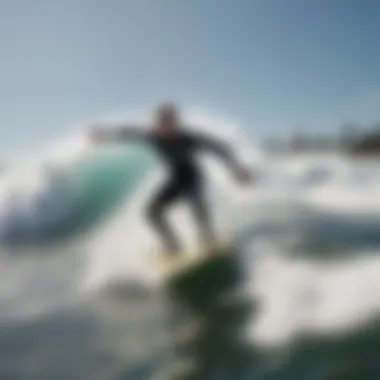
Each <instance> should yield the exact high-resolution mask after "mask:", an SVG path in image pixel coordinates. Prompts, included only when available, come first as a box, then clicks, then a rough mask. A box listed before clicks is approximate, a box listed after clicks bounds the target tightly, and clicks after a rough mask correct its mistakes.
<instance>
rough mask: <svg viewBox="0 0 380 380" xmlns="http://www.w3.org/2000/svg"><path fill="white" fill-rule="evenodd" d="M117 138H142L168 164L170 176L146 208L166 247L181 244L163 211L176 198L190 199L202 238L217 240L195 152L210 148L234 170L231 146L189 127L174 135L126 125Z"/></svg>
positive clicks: (168, 248)
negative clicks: (193, 130)
mask: <svg viewBox="0 0 380 380" xmlns="http://www.w3.org/2000/svg"><path fill="white" fill-rule="evenodd" d="M115 137H116V139H117V140H131V139H132V140H139V141H143V142H146V143H148V144H149V145H151V146H152V147H153V148H155V150H156V151H157V153H158V154H159V156H160V157H161V158H162V159H163V161H164V162H165V163H166V165H167V166H168V168H169V179H168V180H167V182H166V183H165V184H164V185H163V186H162V187H161V188H160V189H159V190H158V191H157V193H156V194H155V195H154V196H153V199H152V201H151V203H150V204H149V206H148V208H147V212H148V217H149V220H150V221H151V223H152V224H153V226H154V227H155V229H156V230H157V232H158V233H159V234H160V236H161V237H162V239H163V241H164V244H165V246H166V249H167V250H169V251H170V252H175V251H178V250H179V249H180V244H179V242H178V240H177V238H176V237H175V235H174V233H173V231H172V229H171V228H170V227H169V225H168V223H167V222H166V220H165V218H164V217H163V213H164V211H165V209H166V208H167V207H168V206H169V205H170V204H171V203H173V202H174V201H176V200H179V199H185V200H187V201H188V202H189V203H190V205H191V207H192V210H193V212H194V214H195V218H196V219H197V222H198V223H199V230H200V232H201V234H202V239H203V241H204V242H205V243H206V244H211V243H212V242H213V240H214V236H213V231H212V228H211V224H210V220H209V215H208V209H207V205H206V200H205V197H204V186H203V176H202V173H201V170H200V168H199V166H198V165H197V162H196V160H195V155H196V154H197V153H199V152H201V151H211V152H213V153H216V154H217V155H219V156H220V157H221V158H223V159H224V160H225V162H226V163H227V164H228V166H230V167H231V169H232V170H237V169H238V166H237V165H236V162H235V160H234V158H233V155H232V154H231V152H230V150H229V149H228V148H227V147H226V146H225V145H224V144H223V143H221V142H219V141H215V140H214V139H211V138H209V137H206V136H203V135H200V134H197V133H193V132H190V131H182V130H180V131H179V132H176V134H174V135H172V136H161V135H159V134H156V133H155V132H154V131H152V132H143V131H142V130H141V129H123V130H121V131H119V132H118V133H117V136H115Z"/></svg>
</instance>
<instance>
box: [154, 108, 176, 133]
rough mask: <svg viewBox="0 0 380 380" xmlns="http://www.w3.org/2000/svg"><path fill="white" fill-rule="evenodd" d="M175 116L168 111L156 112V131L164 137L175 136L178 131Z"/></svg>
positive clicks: (172, 112)
mask: <svg viewBox="0 0 380 380" xmlns="http://www.w3.org/2000/svg"><path fill="white" fill-rule="evenodd" d="M178 125H179V123H178V117H177V114H176V113H175V112H174V111H172V110H170V111H167V110H164V111H161V112H160V111H158V112H157V116H156V130H157V131H158V133H162V134H165V135H171V134H175V133H176V132H177V131H178Z"/></svg>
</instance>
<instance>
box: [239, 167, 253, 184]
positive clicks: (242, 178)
mask: <svg viewBox="0 0 380 380" xmlns="http://www.w3.org/2000/svg"><path fill="white" fill-rule="evenodd" d="M236 178H237V180H238V181H239V183H241V184H243V185H245V184H249V183H251V182H252V173H251V172H250V171H249V170H247V169H245V168H239V169H238V170H237V172H236Z"/></svg>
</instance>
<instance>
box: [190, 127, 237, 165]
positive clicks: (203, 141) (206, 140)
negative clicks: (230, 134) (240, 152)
mask: <svg viewBox="0 0 380 380" xmlns="http://www.w3.org/2000/svg"><path fill="white" fill-rule="evenodd" d="M193 142H194V144H195V145H196V147H197V148H198V149H200V150H204V151H209V152H212V153H214V154H216V155H217V156H219V157H220V158H222V159H223V161H224V162H225V163H226V164H227V166H228V167H229V168H230V169H231V170H232V171H234V172H238V171H240V169H241V167H240V165H239V164H238V162H237V160H236V157H235V155H234V154H233V152H232V150H231V149H230V148H229V146H228V145H227V144H224V143H223V142H222V141H219V140H216V139H213V138H211V137H208V136H204V135H199V134H197V135H193Z"/></svg>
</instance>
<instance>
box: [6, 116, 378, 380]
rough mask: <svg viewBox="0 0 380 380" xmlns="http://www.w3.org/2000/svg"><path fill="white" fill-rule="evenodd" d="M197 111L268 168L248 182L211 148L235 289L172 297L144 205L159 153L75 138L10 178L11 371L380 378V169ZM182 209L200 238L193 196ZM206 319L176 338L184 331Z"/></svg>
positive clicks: (28, 374) (176, 216)
mask: <svg viewBox="0 0 380 380" xmlns="http://www.w3.org/2000/svg"><path fill="white" fill-rule="evenodd" d="M192 120H194V121H196V122H197V124H198V125H202V127H203V128H205V129H207V130H208V131H209V132H210V133H214V132H213V131H214V129H213V128H212V127H213V126H215V125H217V126H218V128H215V130H217V131H218V136H219V137H221V138H225V139H227V140H228V141H230V142H231V143H232V144H233V145H235V146H236V147H238V148H239V149H238V150H237V154H238V155H239V156H240V158H241V159H242V160H243V161H244V162H245V163H246V164H247V165H250V166H251V167H252V169H254V170H255V172H256V181H255V185H254V186H253V187H252V188H239V187H237V186H236V185H235V184H234V183H233V181H231V178H230V176H229V173H228V172H227V171H226V170H225V169H224V168H223V165H221V164H219V163H218V162H217V161H216V160H214V159H212V158H204V159H202V164H203V165H204V169H205V171H206V173H208V177H209V182H208V188H207V192H208V196H209V203H210V207H211V210H212V215H213V221H214V224H215V226H216V229H217V231H218V234H219V236H220V237H221V238H222V239H233V241H234V246H235V249H234V254H235V256H234V257H235V264H236V265H237V267H238V272H239V275H238V276H237V277H236V281H234V284H233V286H232V285H231V287H230V290H231V292H230V293H228V296H226V299H224V298H223V301H220V302H219V303H216V304H215V305H214V304H213V305H212V307H211V306H210V305H209V304H207V305H206V306H207V307H206V306H205V308H204V309H202V310H201V311H199V310H197V311H195V310H193V309H192V308H191V307H188V306H189V304H185V303H181V302H180V301H178V300H173V299H172V298H170V297H169V296H168V292H167V289H166V288H165V287H164V286H163V282H162V281H161V280H160V278H159V276H158V272H157V265H156V263H157V260H159V244H158V242H157V240H156V239H155V236H154V234H153V233H152V231H150V229H149V227H148V226H147V225H146V223H145V216H144V205H145V204H146V202H147V200H148V199H149V197H150V196H151V195H152V192H153V191H154V188H155V187H156V186H157V185H159V183H160V182H161V181H162V180H163V179H164V177H165V172H164V170H163V169H162V168H161V167H160V165H158V164H157V162H156V160H155V159H154V155H152V153H151V152H148V151H147V150H146V149H145V148H144V147H131V146H110V147H104V148H93V147H91V146H89V145H88V144H87V142H86V139H85V138H84V137H83V136H82V135H80V134H79V135H75V136H73V137H72V138H71V139H69V140H68V141H64V142H63V141H62V143H59V144H58V146H60V147H61V149H52V151H54V154H50V152H47V153H46V155H44V154H42V155H41V156H42V157H38V159H35V160H24V161H20V160H18V159H13V160H11V161H10V163H9V165H8V168H7V169H6V171H5V172H4V173H3V174H2V177H1V179H0V193H1V204H0V221H1V234H0V243H1V253H0V263H1V265H0V278H1V287H0V305H1V307H0V379H7V380H8V379H9V380H12V379H17V380H20V379H25V380H30V379H38V380H45V379H46V380H48V379H49V380H50V379H57V380H58V379H62V380H66V379H70V380H71V379H73V380H76V379H78V380H79V379H80V380H86V379H91V380H92V379H99V380H103V379H104V380H105V379H107V380H108V379H117V380H119V379H120V380H121V379H131V380H134V379H136V380H139V379H160V378H163V379H165V378H174V377H169V373H170V371H171V370H172V369H173V368H174V369H175V367H176V365H177V364H178V366H179V365H181V364H183V363H186V360H185V359H186V358H187V357H191V359H192V360H194V361H195V363H198V364H197V365H196V366H195V367H196V368H198V369H199V368H200V370H199V371H198V372H197V371H196V372H195V374H194V375H193V377H191V375H188V376H187V375H185V374H183V375H182V377H178V378H183V379H185V378H188V379H190V378H196V379H227V380H229V379H233V380H238V379H254V380H255V379H260V380H261V379H264V380H267V379H268V380H269V379H292V380H293V379H313V380H314V379H316V380H317V379H318V380H319V379H321V380H325V379H328V380H335V379H344V380H347V379H358V380H359V379H360V380H366V379H378V378H380V366H379V365H378V357H379V354H378V347H379V344H380V334H379V330H378V327H377V326H378V315H379V312H380V256H379V252H380V250H379V248H380V234H379V228H378V226H379V222H380V208H379V207H378V205H380V202H379V200H378V199H379V196H378V194H379V193H380V176H379V174H380V164H379V163H377V162H375V161H369V160H366V161H363V160H362V161H358V160H356V161H352V160H350V159H348V158H347V157H344V156H343V155H341V154H338V153H337V154H330V155H322V154H321V155H315V154H314V155H304V156H290V155H288V156H281V157H275V156H268V155H267V154H266V153H265V152H263V151H260V149H259V148H257V147H256V146H255V144H253V143H247V142H246V139H244V138H242V136H241V134H240V133H239V132H238V128H236V126H235V125H234V124H233V123H230V122H225V121H220V120H219V119H216V118H213V117H205V115H204V114H194V115H192ZM221 131H223V133H222V134H221ZM58 153H59V154H58ZM170 220H171V221H172V222H173V223H174V225H175V226H176V228H177V231H178V233H179V234H180V235H181V238H182V239H183V241H184V242H185V243H186V245H187V246H188V247H189V248H192V247H194V246H195V245H196V243H197V230H196V226H194V224H193V223H192V218H191V215H190V214H189V212H188V210H187V208H186V205H182V204H179V205H178V207H175V208H174V209H173V210H172V211H171V214H170ZM203 290H204V292H203V291H202V289H201V290H199V289H198V292H199V294H200V293H205V292H206V289H203ZM197 297H198V296H197ZM206 303H207V302H206ZM209 306H210V307H209ZM186 307H188V309H186ZM206 309H207V312H206V311H205V310H206ZM199 324H200V325H201V326H202V328H199V329H198V330H197V329H190V330H189V331H191V332H192V333H191V334H190V335H192V337H191V339H187V340H186V339H185V340H184V343H183V345H182V348H181V349H178V347H177V344H176V343H175V342H174V341H173V336H174V337H177V336H179V335H178V334H177V333H175V334H174V332H175V331H176V329H177V328H178V326H185V327H186V326H187V327H189V326H192V325H195V326H197V325H199ZM196 331H198V333H197V334H195V332H196ZM199 331H200V332H199ZM195 335H196V336H197V337H196V338H195ZM186 342H187V343H186ZM190 342H191V343H190ZM189 352H190V354H189ZM183 357H185V359H183Z"/></svg>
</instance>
